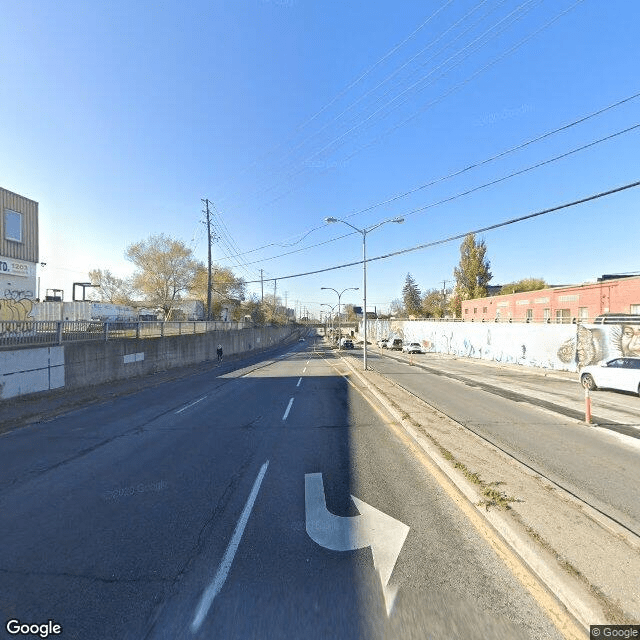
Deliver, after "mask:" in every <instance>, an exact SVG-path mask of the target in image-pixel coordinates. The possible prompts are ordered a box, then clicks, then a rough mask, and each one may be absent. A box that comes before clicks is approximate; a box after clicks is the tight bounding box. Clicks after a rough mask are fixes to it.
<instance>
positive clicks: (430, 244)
mask: <svg viewBox="0 0 640 640" xmlns="http://www.w3.org/2000/svg"><path fill="white" fill-rule="evenodd" d="M637 186H640V180H638V181H636V182H631V183H629V184H626V185H623V186H621V187H615V188H614V189H609V190H608V191H603V192H601V193H597V194H594V195H590V196H586V197H584V198H580V199H579V200H574V201H573V202H568V203H565V204H561V205H558V206H555V207H551V208H549V209H543V210H542V211H536V212H535V213H529V214H527V215H524V216H520V217H518V218H511V219H509V220H505V221H503V222H498V223H496V224H492V225H488V226H486V227H480V228H479V229H475V230H471V231H465V232H464V233H460V234H457V235H454V236H449V237H448V238H443V239H442V240H434V241H433V242H427V243H425V244H420V245H417V246H415V247H409V248H408V249H401V250H399V251H393V252H392V253H387V254H385V255H382V256H376V257H375V258H367V260H366V262H375V261H376V260H386V259H388V258H393V257H395V256H399V255H403V254H405V253H411V252H413V251H420V250H421V249H427V248H429V247H435V246H438V245H441V244H446V243H448V242H453V241H454V240H461V239H462V238H464V237H466V236H467V235H469V234H474V235H475V234H478V233H484V232H486V231H493V230H494V229H499V228H500V227H506V226H508V225H512V224H516V223H517V222H524V221H525V220H530V219H532V218H536V217H539V216H543V215H546V214H548V213H553V212H554V211H560V210H561V209H567V208H569V207H575V206H576V205H579V204H584V203H585V202H590V201H592V200H597V199H599V198H604V197H605V196H610V195H613V194H615V193H619V192H621V191H625V190H627V189H632V188H634V187H637ZM354 233H355V232H354ZM360 264H362V260H357V261H356V262H348V263H345V264H339V265H336V266H333V267H325V268H324V269H316V270H315V271H307V272H304V273H295V274H291V275H288V276H278V277H277V278H267V279H266V280H288V279H290V278H301V277H303V276H310V275H315V274H317V273H325V272H326V271H335V270H337V269H345V268H347V267H353V266H355V265H360ZM257 282H260V281H259V280H258V281H257ZM247 284H253V282H248V283H247Z"/></svg>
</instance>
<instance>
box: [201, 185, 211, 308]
mask: <svg viewBox="0 0 640 640" xmlns="http://www.w3.org/2000/svg"><path fill="white" fill-rule="evenodd" d="M202 202H204V203H205V206H206V209H205V211H203V213H204V214H205V215H206V216H207V220H206V225H207V252H208V269H207V320H211V242H212V238H211V211H210V210H209V198H202Z"/></svg>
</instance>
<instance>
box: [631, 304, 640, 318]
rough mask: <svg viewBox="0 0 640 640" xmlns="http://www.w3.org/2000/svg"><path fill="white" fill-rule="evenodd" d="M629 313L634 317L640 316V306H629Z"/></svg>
mask: <svg viewBox="0 0 640 640" xmlns="http://www.w3.org/2000/svg"><path fill="white" fill-rule="evenodd" d="M629 313H632V314H633V315H634V316H640V304H632V305H630V306H629Z"/></svg>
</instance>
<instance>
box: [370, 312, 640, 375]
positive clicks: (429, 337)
mask: <svg viewBox="0 0 640 640" xmlns="http://www.w3.org/2000/svg"><path fill="white" fill-rule="evenodd" d="M360 332H362V325H361V326H360ZM635 334H637V340H634V335H635ZM381 338H401V339H402V341H403V343H406V342H419V343H420V344H421V345H422V346H423V348H424V349H425V351H428V352H433V353H447V354H450V355H456V356H462V357H468V358H480V359H483V360H492V361H495V362H504V363H511V364H522V365H526V366H530V367H539V368H542V369H556V370H562V371H578V370H579V369H580V368H581V367H583V366H585V365H588V364H598V363H601V362H605V361H607V360H609V359H611V358H615V357H619V356H640V326H638V325H635V326H626V325H623V324H611V325H595V324H546V323H540V324H537V323H536V324H534V323H513V324H511V323H508V322H431V321H426V320H413V321H408V320H407V321H402V320H375V321H369V322H368V323H367V339H368V340H369V341H370V342H374V343H375V342H376V341H378V340H380V339H381Z"/></svg>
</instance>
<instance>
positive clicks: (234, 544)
mask: <svg viewBox="0 0 640 640" xmlns="http://www.w3.org/2000/svg"><path fill="white" fill-rule="evenodd" d="M268 467H269V461H268V460H267V461H266V462H265V463H264V464H263V465H262V467H260V472H259V473H258V476H257V477H256V479H255V482H254V483H253V488H252V489H251V493H250V494H249V498H248V500H247V503H246V504H245V505H244V509H243V510H242V514H241V515H240V520H238V524H237V525H236V528H235V531H234V532H233V536H232V537H231V541H230V542H229V546H228V547H227V550H226V551H225V552H224V556H223V558H222V562H221V563H220V566H219V567H218V572H217V573H216V577H215V578H214V579H213V582H212V583H211V584H210V585H209V586H208V587H207V589H206V590H205V592H204V593H203V594H202V599H201V600H200V604H199V605H198V609H197V611H196V615H195V617H194V618H193V622H192V623H191V632H192V633H196V632H197V631H198V629H199V628H200V626H201V625H202V622H203V621H204V619H205V617H206V615H207V613H208V612H209V608H210V607H211V603H212V602H213V599H214V598H215V597H216V596H217V595H218V593H220V590H221V589H222V587H223V586H224V583H225V581H226V580H227V575H228V574H229V569H230V568H231V564H232V563H233V559H234V557H235V555H236V551H237V550H238V545H239V544H240V540H241V539H242V534H243V533H244V528H245V527H246V526H247V521H248V520H249V516H250V515H251V510H252V509H253V505H254V503H255V501H256V498H257V497H258V491H260V485H261V484H262V480H263V478H264V474H265V473H267V468H268Z"/></svg>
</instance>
